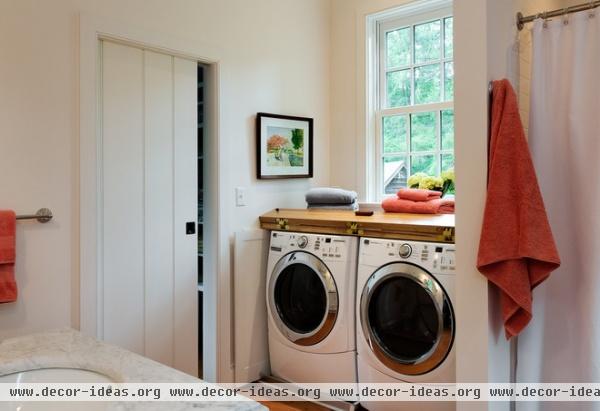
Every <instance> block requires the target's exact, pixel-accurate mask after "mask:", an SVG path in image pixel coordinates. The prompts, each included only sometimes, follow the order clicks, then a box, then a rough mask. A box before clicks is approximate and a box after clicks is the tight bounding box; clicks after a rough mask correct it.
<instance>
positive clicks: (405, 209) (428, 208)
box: [381, 188, 454, 214]
mask: <svg viewBox="0 0 600 411" xmlns="http://www.w3.org/2000/svg"><path fill="white" fill-rule="evenodd" d="M441 197H442V193H440V192H439V191H432V190H419V189H414V188H406V189H401V190H400V191H398V194H397V196H396V197H391V198H386V199H385V200H383V202H382V203H381V207H382V208H383V209H384V210H385V211H386V212H388V213H411V214H454V199H453V198H441Z"/></svg>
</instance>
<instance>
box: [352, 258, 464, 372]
mask: <svg viewBox="0 0 600 411" xmlns="http://www.w3.org/2000/svg"><path fill="white" fill-rule="evenodd" d="M361 323H362V327H363V331H364V334H365V336H367V339H368V342H369V345H370V347H371V349H372V350H373V352H374V353H375V354H376V356H377V357H378V358H379V360H380V361H381V362H382V363H383V364H385V365H386V366H387V367H388V368H390V369H392V370H394V371H396V372H399V373H401V374H406V375H418V374H425V373H427V372H429V371H431V370H433V369H435V368H436V367H437V366H438V365H439V364H441V363H442V362H443V361H444V359H445V358H446V356H447V355H448V353H449V351H450V349H451V347H452V340H453V338H454V318H453V314H452V308H451V305H450V301H449V299H448V297H447V295H446V292H445V291H444V289H443V288H442V287H441V285H440V284H439V283H438V282H437V280H436V279H435V278H434V277H433V276H431V275H430V274H429V273H428V272H426V271H425V270H423V269H421V268H419V267H417V266H414V265H412V264H406V263H396V264H390V265H387V266H384V267H382V268H381V269H379V270H378V271H376V272H375V273H374V274H373V275H372V276H371V278H370V279H369V281H368V282H367V285H366V287H365V289H364V290H363V295H362V296H361Z"/></svg>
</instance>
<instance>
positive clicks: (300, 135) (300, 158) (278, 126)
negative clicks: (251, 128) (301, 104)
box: [256, 113, 313, 179]
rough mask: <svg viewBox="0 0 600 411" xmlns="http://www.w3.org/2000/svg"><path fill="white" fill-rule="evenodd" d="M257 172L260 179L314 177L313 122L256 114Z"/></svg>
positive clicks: (299, 118) (305, 118)
mask: <svg viewBox="0 0 600 411" xmlns="http://www.w3.org/2000/svg"><path fill="white" fill-rule="evenodd" d="M256 153H257V157H256V172H257V177H258V178H259V179H273V178H311V177H312V176H313V119H312V118H307V117H292V116H282V115H279V114H269V113H258V114H257V115H256Z"/></svg>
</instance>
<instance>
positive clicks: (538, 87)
mask: <svg viewBox="0 0 600 411" xmlns="http://www.w3.org/2000/svg"><path fill="white" fill-rule="evenodd" d="M532 30H533V33H532V35H533V54H532V73H531V79H532V80H531V81H532V84H531V108H530V110H531V111H530V128H529V144H530V147H531V151H532V155H533V160H534V164H535V167H536V170H537V174H538V178H539V183H540V187H541V191H542V194H543V196H544V201H545V204H546V208H547V211H548V215H549V218H550V224H551V226H552V230H553V233H554V238H555V240H556V243H557V246H558V249H559V253H560V257H561V260H562V266H561V267H560V268H559V269H558V270H556V271H555V272H554V273H553V274H552V275H551V276H550V278H549V279H548V280H547V281H546V282H545V283H543V284H542V285H541V286H540V287H538V288H537V289H536V290H535V291H534V316H533V321H532V322H531V323H530V324H529V326H528V327H527V329H526V330H525V331H524V332H523V333H522V334H521V335H520V336H519V340H518V344H519V346H518V366H517V382H520V383H527V382H565V383H570V382H575V383H578V382H597V383H599V384H600V9H596V10H595V12H594V13H591V12H589V11H586V12H580V13H576V14H572V15H570V16H569V17H568V20H566V21H565V20H564V18H563V19H561V18H558V19H554V20H552V21H549V22H547V23H546V24H544V22H543V21H542V20H540V19H538V20H537V21H536V22H535V23H534V26H533V28H532ZM519 183H520V184H526V183H527V182H519ZM517 410H520V411H522V410H527V411H530V410H531V411H533V410H544V411H546V410H600V402H596V403H574V402H573V403H552V402H544V403H526V402H519V403H517Z"/></svg>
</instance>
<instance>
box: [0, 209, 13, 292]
mask: <svg viewBox="0 0 600 411" xmlns="http://www.w3.org/2000/svg"><path fill="white" fill-rule="evenodd" d="M16 223H17V220H16V216H15V213H14V212H13V211H3V210H0V303H10V302H13V301H16V300H17V283H16V282H15V258H16V252H15V237H16V235H15V231H16V225H17V224H16Z"/></svg>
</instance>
